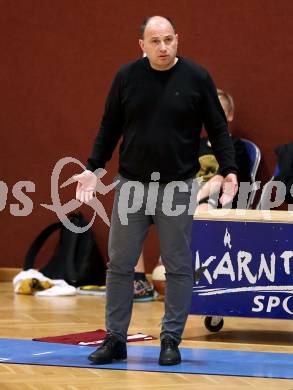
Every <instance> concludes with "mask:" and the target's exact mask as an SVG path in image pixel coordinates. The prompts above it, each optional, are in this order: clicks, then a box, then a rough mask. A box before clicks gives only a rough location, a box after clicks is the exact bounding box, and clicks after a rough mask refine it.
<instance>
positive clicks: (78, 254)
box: [24, 213, 106, 286]
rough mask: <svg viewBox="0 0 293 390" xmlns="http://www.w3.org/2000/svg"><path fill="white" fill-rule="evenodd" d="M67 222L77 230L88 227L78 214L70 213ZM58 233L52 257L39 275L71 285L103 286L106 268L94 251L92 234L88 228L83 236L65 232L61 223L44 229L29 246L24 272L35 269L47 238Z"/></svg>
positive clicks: (98, 252)
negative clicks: (58, 231) (36, 261)
mask: <svg viewBox="0 0 293 390" xmlns="http://www.w3.org/2000/svg"><path fill="white" fill-rule="evenodd" d="M68 218H69V220H70V221H71V222H72V223H74V224H75V225H76V226H78V227H83V226H86V225H87V224H88V222H87V221H86V220H85V219H84V217H83V215H82V214H81V213H72V214H70V215H69V216H68ZM56 230H60V237H59V243H58V245H57V248H56V250H55V252H54V255H53V256H52V258H51V259H50V260H49V262H48V263H47V265H45V266H44V267H42V268H41V269H40V272H42V274H44V275H45V276H47V277H48V278H51V279H63V280H65V281H66V282H67V283H69V284H71V285H73V286H83V285H89V284H92V285H99V286H102V285H104V284H105V279H106V266H105V263H104V261H103V258H102V255H101V253H100V251H99V249H98V246H97V243H96V240H95V235H94V232H93V231H92V229H91V228H89V229H88V230H87V231H85V232H84V233H74V232H71V231H70V230H68V229H67V228H66V227H65V226H64V225H63V224H62V222H56V223H53V224H52V225H49V226H48V227H46V228H45V229H44V230H43V231H42V232H41V233H40V234H39V235H38V236H37V237H36V239H35V240H34V242H33V243H32V245H31V246H30V248H29V250H28V252H27V254H26V257H25V261H24V270H28V269H30V268H35V260H36V257H37V254H38V252H39V251H40V249H41V247H42V245H43V244H44V243H45V241H46V240H47V239H48V237H49V236H50V235H51V234H52V233H53V232H55V231H56Z"/></svg>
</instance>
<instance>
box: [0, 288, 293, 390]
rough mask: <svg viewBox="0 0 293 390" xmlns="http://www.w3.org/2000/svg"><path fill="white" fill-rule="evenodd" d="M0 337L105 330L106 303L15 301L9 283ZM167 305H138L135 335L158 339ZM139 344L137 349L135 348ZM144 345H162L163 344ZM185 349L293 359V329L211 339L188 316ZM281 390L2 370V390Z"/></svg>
mask: <svg viewBox="0 0 293 390" xmlns="http://www.w3.org/2000/svg"><path fill="white" fill-rule="evenodd" d="M0 296H1V306H0V337H1V338H20V339H32V338H35V337H45V336H54V335H62V334H67V333H75V332H76V333H77V332H86V331H91V330H95V329H98V328H103V329H104V304H105V298H104V297H92V296H76V297H58V298H52V297H51V298H36V297H33V296H23V295H15V294H14V293H13V289H12V284H11V282H9V281H1V282H0ZM162 314H163V301H162V300H158V301H154V302H148V303H135V304H134V310H133V317H132V322H131V327H130V333H137V332H143V333H147V334H151V335H153V336H156V337H158V336H159V328H160V327H159V324H160V320H161V317H162ZM136 344H137V343H136ZM142 344H145V345H159V341H158V340H154V341H147V342H144V343H142ZM181 346H182V347H193V348H210V349H233V350H242V351H264V352H286V353H293V323H292V322H290V321H285V320H284V321H278V320H256V319H245V318H234V319H233V318H226V319H225V324H224V328H223V329H222V331H220V332H219V333H216V334H211V333H209V332H208V331H207V330H206V329H205V327H204V325H203V318H200V317H197V316H191V315H190V316H189V319H188V322H187V326H186V330H185V333H184V340H183V342H182V344H181ZM97 388H98V389H99V390H104V389H115V390H120V389H121V390H123V389H153V390H157V389H158V390H166V389H168V390H169V389H174V390H175V389H176V390H187V389H190V390H191V389H194V388H196V389H200V390H201V389H207V390H210V389H217V390H229V389H231V390H237V389H245V390H249V389H266V390H270V389H282V390H289V389H290V390H292V389H293V381H292V380H279V379H266V378H248V377H229V376H216V375H191V374H184V375H183V374H168V373H154V372H134V371H133V372H131V371H114V370H113V371H111V370H99V369H86V368H66V367H50V366H33V365H32V366H29V365H12V364H10V365H9V364H0V389H1V390H4V389H5V390H6V389H12V390H46V389H56V390H57V389H58V390H65V389H66V390H67V389H68V390H79V389H84V390H91V389H97Z"/></svg>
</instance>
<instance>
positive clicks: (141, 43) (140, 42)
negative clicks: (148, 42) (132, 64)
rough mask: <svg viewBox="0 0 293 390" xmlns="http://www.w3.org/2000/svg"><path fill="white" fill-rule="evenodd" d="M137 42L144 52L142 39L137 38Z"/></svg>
mask: <svg viewBox="0 0 293 390" xmlns="http://www.w3.org/2000/svg"><path fill="white" fill-rule="evenodd" d="M138 43H139V46H140V48H141V50H142V51H143V52H144V41H143V39H139V40H138Z"/></svg>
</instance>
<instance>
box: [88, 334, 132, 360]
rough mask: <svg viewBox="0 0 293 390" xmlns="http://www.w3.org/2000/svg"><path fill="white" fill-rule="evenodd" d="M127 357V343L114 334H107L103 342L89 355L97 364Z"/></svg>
mask: <svg viewBox="0 0 293 390" xmlns="http://www.w3.org/2000/svg"><path fill="white" fill-rule="evenodd" d="M126 358H127V349H126V343H125V342H123V341H120V340H118V339H117V337H115V336H113V335H107V336H106V338H105V340H104V341H103V344H102V345H101V346H100V347H99V348H98V349H97V350H96V351H95V352H93V353H91V354H90V355H89V357H88V359H89V360H90V361H92V362H93V363H95V364H107V363H111V362H112V361H113V360H123V359H126Z"/></svg>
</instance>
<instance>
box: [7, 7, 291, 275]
mask: <svg viewBox="0 0 293 390" xmlns="http://www.w3.org/2000/svg"><path fill="white" fill-rule="evenodd" d="M158 3H159V4H158ZM0 7H1V8H0V9H1V12H0V53H1V71H0V98H1V109H0V125H1V154H0V166H1V177H0V179H1V180H2V181H4V182H5V183H6V184H7V185H8V188H9V196H8V200H7V203H6V207H5V208H4V209H3V207H2V209H3V210H2V211H1V218H0V221H1V222H0V223H1V226H0V228H1V236H0V237H1V255H0V266H21V265H22V262H23V257H24V254H25V251H26V249H27V247H28V245H29V244H30V243H31V241H32V239H33V238H34V237H35V235H36V234H37V233H38V232H39V231H40V230H41V229H42V228H43V227H45V226H46V225H47V224H48V223H51V222H54V221H56V219H57V217H56V215H55V214H54V213H53V212H52V211H49V210H47V209H45V208H43V207H41V206H40V204H41V203H51V200H50V175H51V172H52V169H53V167H54V165H55V163H56V162H57V160H58V159H60V158H61V157H65V156H72V157H75V158H77V159H79V160H81V161H83V162H85V161H86V158H87V156H88V154H89V152H90V150H91V145H92V142H93V139H94V136H95V134H96V131H97V128H98V124H99V121H100V118H101V115H102V112H103V105H104V100H105V96H106V94H107V91H108V88H109V85H110V83H111V80H112V77H113V75H114V73H115V71H116V70H117V67H118V66H119V65H120V64H122V63H126V62H128V61H130V60H132V59H135V58H137V57H139V56H140V55H141V53H140V50H139V48H138V30H139V25H140V22H141V20H142V19H143V18H144V17H145V16H146V15H152V14H163V15H165V14H166V15H168V16H170V17H172V18H173V19H174V20H175V22H176V25H177V32H178V34H179V40H180V50H179V51H180V54H181V55H184V56H186V57H189V58H191V59H193V60H195V61H197V62H199V63H201V64H202V65H203V66H205V67H206V68H208V69H209V71H210V73H211V74H212V76H213V78H214V80H215V82H216V84H217V86H218V87H220V88H223V89H226V90H228V91H229V92H230V93H231V94H232V95H233V97H234V98H235V103H236V110H237V111H236V118H235V121H234V124H233V130H234V132H235V133H237V134H238V135H239V136H242V137H247V138H249V139H251V140H252V141H254V142H255V143H257V144H258V145H259V147H260V148H261V151H262V162H261V167H260V175H259V176H260V178H261V179H262V180H266V179H267V178H268V177H269V176H270V175H271V173H272V170H273V167H274V165H275V155H274V151H273V150H274V147H275V146H277V145H279V144H282V143H286V142H289V141H290V142H292V138H293V137H292V130H291V126H292V123H293V110H292V97H291V96H292V81H293V27H292V17H293V2H292V1H291V0H279V1H275V0H236V1H235V0H205V1H201V2H199V1H191V0H190V1H187V0H181V1H179V2H171V1H170V0H168V1H166V0H161V1H160V2H154V1H149V0H140V1H139V2H138V1H134V0H126V1H123V2H122V1H106V0H74V1H72V0H58V1H57V0H41V1H39V0H25V1H23V0H18V1H17V0H16V1H9V0H6V1H3V0H2V1H0ZM107 169H108V171H109V174H108V177H107V179H106V181H107V182H110V181H111V179H112V177H113V176H114V175H115V173H116V171H117V152H116V154H115V158H114V159H113V160H112V161H111V163H109V164H108V166H107ZM76 171H78V172H79V171H80V169H79V168H78V167H77V166H74V165H72V166H71V167H67V168H66V169H65V170H64V174H63V175H62V177H63V179H64V180H65V179H67V178H68V177H69V176H70V174H72V173H75V172H76ZM19 180H30V181H32V182H34V183H35V186H36V189H35V192H34V193H31V194H29V196H30V198H31V199H32V201H33V211H32V213H31V214H30V215H29V216H25V217H16V216H12V215H11V213H10V204H12V203H17V201H16V200H15V199H14V197H13V196H12V187H13V185H14V184H15V183H16V182H17V181H19ZM73 194H74V187H73V186H71V187H69V188H68V189H66V190H60V195H61V198H62V201H63V202H65V201H67V200H70V199H72V197H73ZM101 200H103V203H104V205H105V207H106V209H107V212H108V214H109V213H110V211H111V204H112V196H108V197H105V198H104V199H101ZM81 210H83V211H84V212H85V213H86V215H87V216H88V217H90V216H91V211H90V209H89V208H88V207H87V206H83V207H82V208H81ZM95 230H96V233H97V237H98V241H99V244H100V247H101V249H102V251H103V253H104V255H105V258H106V256H107V255H106V247H107V238H108V228H107V227H106V225H104V224H103V223H102V222H101V221H100V220H99V219H98V218H97V219H96V222H95ZM55 240H56V238H54V239H52V240H51V241H50V243H49V245H47V247H46V248H45V249H44V250H43V252H42V255H41V256H40V257H42V258H43V261H45V259H46V257H47V256H48V254H49V253H50V252H51V251H52V249H53V247H54V244H55ZM158 254H159V248H158V240H157V237H156V234H155V232H154V231H152V232H151V234H150V236H149V238H148V241H147V244H146V258H147V261H148V266H147V268H148V270H150V269H151V267H152V265H153V264H154V262H155V261H156V257H157V256H158Z"/></svg>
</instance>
